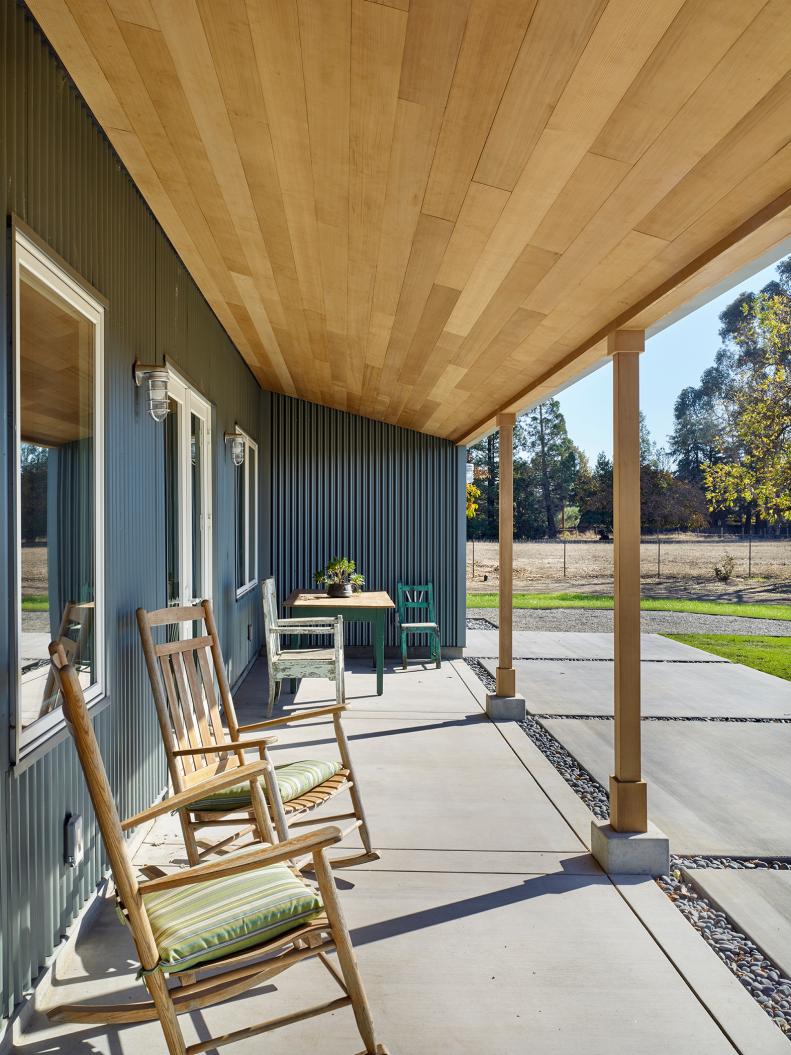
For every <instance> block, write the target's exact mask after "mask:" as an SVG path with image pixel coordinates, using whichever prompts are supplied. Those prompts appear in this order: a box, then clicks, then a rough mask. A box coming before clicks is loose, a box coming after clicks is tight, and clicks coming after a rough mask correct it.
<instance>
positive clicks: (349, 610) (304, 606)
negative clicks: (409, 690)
mask: <svg viewBox="0 0 791 1055" xmlns="http://www.w3.org/2000/svg"><path fill="white" fill-rule="evenodd" d="M283 607H284V608H293V609H294V612H293V614H294V615H295V616H297V617H299V618H303V617H304V618H308V619H310V618H311V617H312V616H328V615H342V616H343V620H344V622H346V623H370V624H371V630H372V635H373V639H374V661H375V663H376V694H377V696H381V695H382V693H383V692H384V669H385V620H386V618H387V613H388V612H389V611H391V610H392V609H393V608H395V605H394V604H393V600H392V598H391V597H390V595H389V594H388V593H386V592H385V591H384V590H376V591H375V590H372V591H370V592H368V593H366V592H365V591H361V592H358V593H353V594H352V596H351V597H328V596H327V595H326V593H324V592H322V591H321V590H294V592H293V593H292V594H289V596H288V597H287V598H286V600H285V601H284V602H283Z"/></svg>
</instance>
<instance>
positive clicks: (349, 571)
mask: <svg viewBox="0 0 791 1055" xmlns="http://www.w3.org/2000/svg"><path fill="white" fill-rule="evenodd" d="M356 567H357V566H356V565H355V563H354V561H353V560H349V558H348V557H333V558H332V560H331V561H330V562H329V563H328V564H327V566H326V567H325V568H322V570H321V571H317V572H316V576H315V579H316V585H317V586H324V587H330V586H351V588H352V589H353V590H362V588H363V586H365V579H364V578H363V576H362V575H360V574H359V572H358V571H357V570H356Z"/></svg>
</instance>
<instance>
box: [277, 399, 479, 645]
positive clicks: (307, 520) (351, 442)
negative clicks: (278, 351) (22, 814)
mask: <svg viewBox="0 0 791 1055" xmlns="http://www.w3.org/2000/svg"><path fill="white" fill-rule="evenodd" d="M262 402H263V410H262V415H261V417H262V421H263V423H264V429H265V430H266V432H267V434H268V436H269V440H268V447H269V470H268V471H269V473H270V478H269V480H268V483H267V488H266V493H267V494H268V496H269V501H270V502H271V515H270V518H269V530H270V532H271V536H270V538H269V539H268V540H267V546H266V550H268V552H269V553H270V554H271V570H272V574H273V575H274V576H275V579H276V581H277V587H278V597H279V599H280V600H284V599H285V597H286V595H287V594H288V593H290V592H291V591H292V590H294V589H298V588H306V587H310V586H311V585H312V583H313V576H314V574H315V572H316V571H317V570H319V569H320V568H322V567H323V566H324V565H325V564H326V563H327V561H328V560H329V559H330V558H331V557H333V556H345V557H350V558H351V559H352V560H354V561H355V562H356V564H357V567H358V570H359V571H360V572H362V574H363V575H364V576H365V581H366V588H367V589H371V590H387V591H389V593H390V594H391V596H392V597H393V598H395V593H396V583H397V582H398V581H399V580H400V581H402V582H412V583H417V582H433V583H434V589H435V594H436V598H437V608H438V621H439V624H440V629H441V631H442V643H443V645H448V646H456V647H460V646H462V645H463V644H464V631H465V604H464V592H465V585H464V578H465V577H464V570H465V533H466V513H465V499H464V494H465V488H464V483H465V451H464V449H463V448H460V447H457V446H455V445H454V444H453V443H451V442H450V441H448V440H442V439H438V438H437V437H435V436H427V435H425V434H424V433H420V432H413V431H412V430H410V429H403V428H399V427H397V426H395V425H387V424H385V423H383V422H381V421H372V420H371V419H370V418H363V417H359V416H358V415H355V414H347V413H343V412H342V411H338V410H332V409H330V408H328V407H323V406H319V405H317V404H315V403H306V402H305V401H304V400H299V399H292V398H291V397H289V396H282V395H276V394H273V393H269V392H264V393H262ZM347 640H349V641H350V642H351V643H353V644H358V645H359V644H368V642H369V636H368V627H367V625H366V624H360V623H358V624H355V625H354V626H350V627H349V629H348V630H347ZM387 643H388V644H389V645H391V646H392V645H395V644H396V633H395V621H394V620H392V619H391V620H390V632H389V635H388V642H387Z"/></svg>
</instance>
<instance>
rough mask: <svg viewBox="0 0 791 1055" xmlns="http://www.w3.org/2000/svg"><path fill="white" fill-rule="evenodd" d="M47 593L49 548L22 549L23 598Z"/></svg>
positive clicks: (26, 547) (25, 547)
mask: <svg viewBox="0 0 791 1055" xmlns="http://www.w3.org/2000/svg"><path fill="white" fill-rule="evenodd" d="M46 592H47V547H46V545H44V546H23V547H22V596H23V597H29V596H30V595H31V594H45V593H46Z"/></svg>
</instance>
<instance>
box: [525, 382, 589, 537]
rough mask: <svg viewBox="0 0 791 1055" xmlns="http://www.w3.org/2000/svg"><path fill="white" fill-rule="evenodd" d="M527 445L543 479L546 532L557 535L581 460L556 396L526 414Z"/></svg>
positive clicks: (538, 473) (533, 462)
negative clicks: (558, 517)
mask: <svg viewBox="0 0 791 1055" xmlns="http://www.w3.org/2000/svg"><path fill="white" fill-rule="evenodd" d="M525 448H526V453H527V454H528V456H529V458H530V461H531V464H532V465H533V467H534V469H535V471H536V472H537V475H538V479H539V482H540V488H541V500H542V506H543V513H544V520H545V525H546V527H545V530H546V535H547V536H548V537H549V538H556V537H557V533H558V529H557V516H558V513H559V512H560V511H561V510H562V509H563V507H564V506H565V505H566V503H567V502H568V499H569V497H570V496H571V494H572V492H573V489H574V483H575V480H576V477H577V472H578V469H579V465H580V460H581V452H580V451H579V450H578V448H577V447H575V445H574V444H573V443H572V441H571V439H570V438H569V435H568V432H567V430H566V419H565V418H564V417H563V414H562V412H561V410H560V403H558V401H557V400H556V399H549V400H547V401H546V403H541V404H539V405H538V406H537V407H536V408H535V410H532V411H531V412H530V413H529V414H528V415H527V417H526V419H525Z"/></svg>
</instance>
